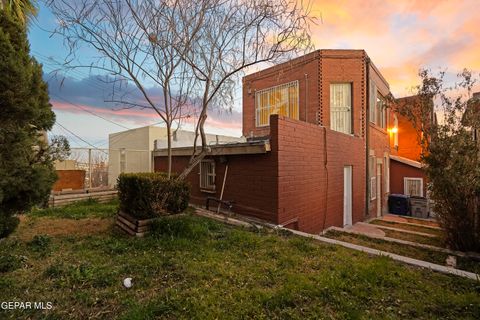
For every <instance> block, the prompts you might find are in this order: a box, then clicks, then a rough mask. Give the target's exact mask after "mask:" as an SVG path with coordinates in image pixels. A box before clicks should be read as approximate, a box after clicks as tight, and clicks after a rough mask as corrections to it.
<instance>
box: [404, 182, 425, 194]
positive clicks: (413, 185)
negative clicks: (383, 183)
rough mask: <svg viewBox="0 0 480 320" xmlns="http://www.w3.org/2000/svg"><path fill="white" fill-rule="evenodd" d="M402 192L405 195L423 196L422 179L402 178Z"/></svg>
mask: <svg viewBox="0 0 480 320" xmlns="http://www.w3.org/2000/svg"><path fill="white" fill-rule="evenodd" d="M403 193H404V194H405V195H407V196H416V197H423V179H422V178H403Z"/></svg>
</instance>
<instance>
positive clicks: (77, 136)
mask: <svg viewBox="0 0 480 320" xmlns="http://www.w3.org/2000/svg"><path fill="white" fill-rule="evenodd" d="M55 124H58V125H59V126H60V127H61V128H63V129H64V130H66V131H67V132H69V133H70V134H72V135H73V136H75V137H76V138H78V139H79V140H81V141H83V142H85V143H86V144H87V145H89V146H90V147H92V148H94V149H96V150H98V151H101V152H103V153H105V154H107V155H108V152H105V150H103V149H100V148H97V147H96V146H94V145H93V144H91V143H90V142H88V141H87V140H84V139H83V138H82V137H80V136H79V135H77V134H76V133H74V132H72V131H70V130H69V129H67V128H66V127H64V126H63V125H62V124H61V123H59V122H58V121H57V122H55Z"/></svg>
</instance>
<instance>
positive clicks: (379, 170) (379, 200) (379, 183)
mask: <svg viewBox="0 0 480 320" xmlns="http://www.w3.org/2000/svg"><path fill="white" fill-rule="evenodd" d="M381 216H382V165H381V164H377V217H381Z"/></svg>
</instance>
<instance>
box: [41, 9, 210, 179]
mask: <svg viewBox="0 0 480 320" xmlns="http://www.w3.org/2000/svg"><path fill="white" fill-rule="evenodd" d="M48 4H49V5H50V8H51V9H52V11H53V13H54V14H55V16H56V17H57V18H58V20H59V21H60V23H59V27H58V28H57V30H55V32H57V33H59V34H61V35H63V37H64V39H65V42H66V43H67V44H68V46H69V48H70V52H69V57H67V61H68V62H67V63H66V64H65V67H66V68H67V69H75V68H89V69H96V70H100V71H101V72H103V73H106V74H107V76H108V77H107V78H106V80H105V81H108V82H110V83H111V84H112V93H111V95H110V97H109V98H108V99H107V100H106V102H109V103H112V104H113V105H114V106H116V107H118V106H120V108H128V109H133V108H136V109H150V110H154V111H155V112H156V113H157V114H158V115H159V116H160V118H161V119H162V120H163V121H164V122H165V125H166V128H167V139H168V140H167V145H168V174H169V176H170V174H171V163H172V161H171V143H172V125H173V124H174V123H175V122H178V121H181V120H182V119H183V118H185V117H188V114H184V112H185V110H187V111H188V109H187V108H185V106H186V105H187V104H188V100H189V97H190V96H191V90H192V89H193V87H194V80H195V79H194V77H192V76H191V75H190V72H189V66H188V64H187V63H186V61H185V59H184V55H185V54H186V52H187V51H188V50H190V43H191V40H192V39H193V37H194V36H195V34H196V33H197V32H198V30H199V28H200V27H201V25H202V21H203V15H204V13H205V11H206V5H208V4H209V3H208V2H207V1H200V2H199V3H198V2H192V1H189V0H168V1H155V0H124V1H114V0H103V1H94V0H82V1H69V0H58V1H56V0H52V1H49V2H48ZM82 45H84V46H85V45H86V46H87V47H89V48H94V49H95V50H96V52H97V53H98V54H99V56H98V57H97V59H96V60H95V62H94V63H91V64H82V63H81V62H80V61H81V58H80V55H81V54H82V51H80V48H81V46H82ZM126 84H133V85H134V86H135V88H136V89H137V96H135V95H133V94H132V93H131V92H130V91H126V90H124V89H125V88H126ZM149 86H153V87H158V88H159V90H158V91H160V92H158V91H156V90H149V88H148V87H149ZM138 94H139V95H140V97H138Z"/></svg>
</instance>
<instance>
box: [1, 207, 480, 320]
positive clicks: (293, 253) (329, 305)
mask: <svg viewBox="0 0 480 320" xmlns="http://www.w3.org/2000/svg"><path fill="white" fill-rule="evenodd" d="M79 206H82V207H83V208H84V209H82V210H83V212H85V214H80V213H79V212H80V211H77V210H76V209H75V208H76V207H75V206H72V207H70V208H65V209H61V210H62V211H61V212H60V211H56V212H55V213H53V214H52V217H48V216H45V214H44V213H42V212H38V211H36V212H35V213H34V214H33V215H34V216H35V217H34V218H33V219H32V218H23V219H22V222H21V226H20V228H19V229H18V230H17V231H16V233H14V234H13V235H12V236H11V237H9V238H8V239H6V240H3V241H2V242H1V243H0V244H1V245H0V301H51V302H52V303H53V309H52V310H49V311H32V310H30V311H20V310H17V311H0V312H3V314H2V313H0V318H1V319H4V318H10V319H88V318H90V319H157V318H165V319H182V318H184V319H192V318H193V319H238V318H244V319H247V318H256V319H305V318H310V319H348V318H351V319H359V318H360V319H362V318H363V319H372V318H374V319H375V318H376V319H412V318H415V319H418V318H420V319H421V318H423V319H431V318H442V319H459V318H464V319H476V318H478V316H479V315H480V282H478V281H470V280H467V279H463V278H459V277H455V276H449V275H443V274H439V273H434V272H430V271H427V270H421V269H416V268H412V267H408V266H405V265H402V264H398V263H395V262H393V261H392V260H390V259H389V258H386V257H370V256H368V255H366V254H364V253H360V252H357V251H352V250H349V249H346V248H342V247H339V246H332V245H326V244H321V243H318V242H315V241H314V240H311V239H305V238H300V237H297V236H292V235H290V234H289V233H285V232H283V233H280V234H277V233H275V232H273V231H266V230H263V231H262V230H260V231H259V230H253V229H252V230H250V229H241V228H234V227H229V226H226V225H223V224H221V223H219V222H215V221H212V220H208V219H206V218H201V217H197V216H193V215H191V214H189V213H187V214H184V215H180V216H176V217H168V218H164V219H162V220H161V221H160V222H159V223H158V224H157V225H156V226H155V232H154V233H153V234H152V235H151V236H149V237H146V238H143V239H142V238H129V237H126V236H124V235H123V234H120V233H118V232H116V231H114V229H113V218H112V216H113V215H114V214H115V206H114V205H110V204H95V203H90V204H81V205H79ZM85 208H87V209H85ZM108 208H109V209H108ZM59 210H60V209H59ZM70 210H71V211H70ZM69 212H72V216H71V218H73V219H70V216H69ZM74 219H77V220H74ZM66 221H71V222H72V223H73V225H75V224H77V225H79V226H80V227H79V228H78V229H82V231H81V232H80V231H78V230H77V229H74V228H72V225H68V227H67V231H68V232H63V231H59V230H61V229H62V224H64V223H65V222H66ZM85 221H88V223H86V222H85ZM82 223H83V224H82ZM47 225H49V226H56V227H55V228H53V227H51V228H50V229H45V228H46V226H47ZM38 228H40V230H41V231H38ZM42 228H44V229H42ZM43 230H46V231H45V233H49V234H50V235H46V234H44V233H41V232H43ZM54 230H56V231H55V232H53V231H54ZM75 230H76V232H74V231H75ZM47 231H48V232H47ZM125 277H132V278H133V287H132V288H130V289H125V288H124V287H123V286H122V284H121V282H122V279H124V278H125Z"/></svg>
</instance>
